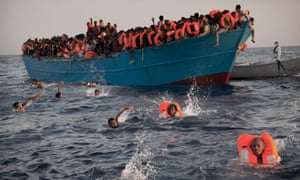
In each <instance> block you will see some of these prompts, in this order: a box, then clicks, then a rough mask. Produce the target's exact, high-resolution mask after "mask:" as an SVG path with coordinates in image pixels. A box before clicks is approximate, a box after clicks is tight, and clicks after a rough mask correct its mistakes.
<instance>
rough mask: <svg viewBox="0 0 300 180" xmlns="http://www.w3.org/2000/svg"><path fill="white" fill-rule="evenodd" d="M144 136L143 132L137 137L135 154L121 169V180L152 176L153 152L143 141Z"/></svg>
mask: <svg viewBox="0 0 300 180" xmlns="http://www.w3.org/2000/svg"><path fill="white" fill-rule="evenodd" d="M144 138H145V132H144V133H143V135H141V136H140V138H139V144H138V146H137V150H136V152H135V154H134V155H133V156H132V158H131V159H130V161H129V162H128V163H127V164H126V166H125V169H124V170H123V171H122V174H121V177H120V179H121V180H128V179H132V180H146V179H149V178H150V179H152V178H154V175H155V173H156V170H155V167H154V166H153V164H152V158H153V154H152V150H151V148H150V147H149V146H148V145H147V143H145V142H144Z"/></svg>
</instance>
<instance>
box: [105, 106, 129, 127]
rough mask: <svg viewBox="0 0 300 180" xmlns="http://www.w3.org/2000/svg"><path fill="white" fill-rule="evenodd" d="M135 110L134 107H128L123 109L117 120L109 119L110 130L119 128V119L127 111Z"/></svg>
mask: <svg viewBox="0 0 300 180" xmlns="http://www.w3.org/2000/svg"><path fill="white" fill-rule="evenodd" d="M132 108H133V106H127V107H125V108H123V109H122V110H121V111H120V112H119V113H118V114H117V115H116V117H115V118H109V119H108V126H109V127H110V128H113V129H115V128H118V127H119V121H118V120H119V117H120V116H121V115H122V114H123V113H124V112H125V111H126V110H131V109H132Z"/></svg>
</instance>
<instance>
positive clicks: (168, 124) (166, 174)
mask: <svg viewBox="0 0 300 180" xmlns="http://www.w3.org/2000/svg"><path fill="white" fill-rule="evenodd" d="M272 50H273V48H272V47H270V48H252V49H248V50H247V51H246V52H243V53H242V54H241V55H240V57H239V58H238V61H241V62H243V61H271V60H272ZM282 51H283V54H282V59H283V60H285V59H290V58H295V57H300V47H282ZM124 78H125V77H124ZM0 84H1V89H0V102H1V103H0V179H11V180H16V179H78V180H79V179H105V180H106V179H107V180H111V179H117V180H118V179H120V180H127V179H128V180H146V179H188V180H191V179H221V180H223V179H225V180H226V179H230V180H231V179H250V180H254V179H272V180H273V179H275V180H276V179H299V178H300V129H299V126H300V76H285V77H276V78H270V79H265V80H264V79H261V80H238V81H237V80H236V81H231V82H230V84H229V85H218V86H200V87H193V86H190V87H188V86H186V87H181V86H179V87H178V86H175V87H147V88H146V87H144V88H137V87H118V86H104V85H97V87H96V88H98V89H100V91H101V96H99V97H94V96H92V95H91V94H92V91H93V89H89V88H88V87H87V86H86V85H84V84H69V83H65V84H64V85H63V86H62V93H63V94H64V96H65V98H63V99H56V98H55V93H56V91H57V86H56V85H51V84H48V87H47V88H45V89H37V88H34V87H32V86H31V80H30V78H29V76H28V74H27V72H26V70H25V67H24V64H23V62H22V59H21V56H19V55H10V56H4V55H2V56H0ZM39 92H43V93H44V96H43V97H40V98H38V99H35V100H33V102H32V103H31V104H30V105H29V106H28V107H26V111H25V112H13V111H12V105H13V103H14V102H16V101H18V102H24V101H25V100H26V99H27V98H29V97H31V96H33V95H35V94H37V93H39ZM164 100H168V101H177V102H178V103H179V104H180V105H181V106H182V109H183V111H184V115H185V116H184V118H183V119H176V118H175V119H159V118H158V115H159V104H160V103H161V102H162V101H164ZM128 105H132V106H134V108H133V110H131V111H126V112H125V113H124V114H123V115H122V116H121V118H120V127H119V128H118V129H110V128H108V124H107V120H108V118H110V117H114V116H115V115H116V114H117V113H118V112H119V110H121V109H122V108H123V107H125V106H128ZM265 131H267V132H269V133H270V134H271V135H272V136H273V138H274V139H275V142H276V144H277V148H278V151H279V155H280V156H281V158H282V162H281V164H280V166H279V167H276V168H261V169H257V168H249V167H245V166H241V165H240V164H239V163H238V160H237V145H236V141H237V138H238V136H239V135H240V134H243V133H251V134H257V135H259V134H261V133H263V132H265Z"/></svg>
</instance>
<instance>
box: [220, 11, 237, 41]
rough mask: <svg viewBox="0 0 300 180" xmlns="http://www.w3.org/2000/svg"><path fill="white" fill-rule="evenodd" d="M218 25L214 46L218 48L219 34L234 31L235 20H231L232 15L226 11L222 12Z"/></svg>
mask: <svg viewBox="0 0 300 180" xmlns="http://www.w3.org/2000/svg"><path fill="white" fill-rule="evenodd" d="M219 24H220V27H219V29H218V30H217V32H216V44H215V46H219V44H220V42H219V34H221V33H223V32H227V31H230V30H232V29H234V26H235V19H234V18H233V16H232V14H231V13H230V12H229V11H228V10H224V11H223V12H222V16H221V19H220V23H219Z"/></svg>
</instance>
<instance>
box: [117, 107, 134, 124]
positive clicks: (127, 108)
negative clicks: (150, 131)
mask: <svg viewBox="0 0 300 180" xmlns="http://www.w3.org/2000/svg"><path fill="white" fill-rule="evenodd" d="M132 108H133V106H127V107H125V108H124V109H122V110H121V111H120V112H119V113H118V114H117V115H116V118H115V119H116V120H117V121H118V119H119V117H120V116H121V115H122V114H123V112H124V111H126V110H130V109H132Z"/></svg>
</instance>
